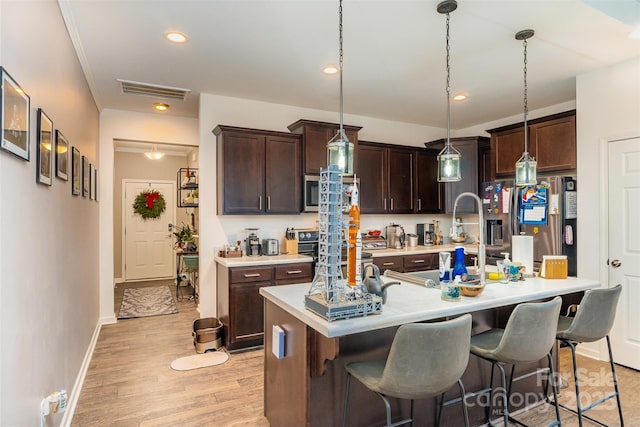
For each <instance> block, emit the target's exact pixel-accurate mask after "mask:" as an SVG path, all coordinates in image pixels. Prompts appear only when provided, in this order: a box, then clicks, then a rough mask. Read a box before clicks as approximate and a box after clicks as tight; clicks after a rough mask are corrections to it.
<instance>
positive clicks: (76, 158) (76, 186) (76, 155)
mask: <svg viewBox="0 0 640 427" xmlns="http://www.w3.org/2000/svg"><path fill="white" fill-rule="evenodd" d="M80 167H81V165H80V150H78V149H77V148H76V147H73V148H72V149H71V194H72V195H74V196H79V195H80Z"/></svg>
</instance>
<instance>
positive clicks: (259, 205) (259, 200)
mask: <svg viewBox="0 0 640 427" xmlns="http://www.w3.org/2000/svg"><path fill="white" fill-rule="evenodd" d="M258 210H259V211H261V210H262V196H258Z"/></svg>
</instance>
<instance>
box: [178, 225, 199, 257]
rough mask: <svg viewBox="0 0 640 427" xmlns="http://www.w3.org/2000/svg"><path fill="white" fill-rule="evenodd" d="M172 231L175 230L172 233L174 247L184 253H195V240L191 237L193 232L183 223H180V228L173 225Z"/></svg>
mask: <svg viewBox="0 0 640 427" xmlns="http://www.w3.org/2000/svg"><path fill="white" fill-rule="evenodd" d="M173 229H174V230H176V231H174V232H173V235H174V236H175V237H176V247H178V248H180V249H182V250H183V251H184V252H195V250H196V249H197V248H196V244H195V240H196V239H195V237H194V235H193V231H194V230H193V229H192V228H191V227H189V226H188V225H185V224H184V223H182V227H178V226H176V225H174V226H173Z"/></svg>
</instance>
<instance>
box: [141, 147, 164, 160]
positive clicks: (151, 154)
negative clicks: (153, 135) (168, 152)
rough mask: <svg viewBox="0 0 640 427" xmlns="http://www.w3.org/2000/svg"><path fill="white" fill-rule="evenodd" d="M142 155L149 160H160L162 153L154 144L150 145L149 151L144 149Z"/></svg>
mask: <svg viewBox="0 0 640 427" xmlns="http://www.w3.org/2000/svg"><path fill="white" fill-rule="evenodd" d="M144 155H145V156H147V157H148V158H150V159H151V160H160V159H161V158H163V157H164V153H163V152H162V151H158V146H157V145H156V144H153V145H152V146H151V151H145V152H144Z"/></svg>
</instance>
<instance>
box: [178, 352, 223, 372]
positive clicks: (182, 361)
mask: <svg viewBox="0 0 640 427" xmlns="http://www.w3.org/2000/svg"><path fill="white" fill-rule="evenodd" d="M227 360H229V355H228V354H227V353H226V352H224V351H210V352H208V353H202V354H195V355H193V356H187V357H181V358H179V359H176V360H174V361H173V362H171V368H172V369H174V370H176V371H188V370H191V369H198V368H206V367H208V366H215V365H221V364H223V363H224V362H226V361H227Z"/></svg>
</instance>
